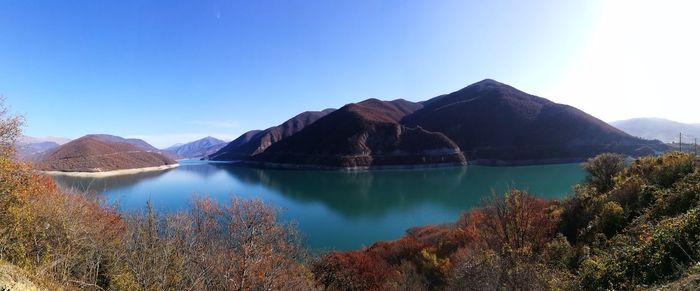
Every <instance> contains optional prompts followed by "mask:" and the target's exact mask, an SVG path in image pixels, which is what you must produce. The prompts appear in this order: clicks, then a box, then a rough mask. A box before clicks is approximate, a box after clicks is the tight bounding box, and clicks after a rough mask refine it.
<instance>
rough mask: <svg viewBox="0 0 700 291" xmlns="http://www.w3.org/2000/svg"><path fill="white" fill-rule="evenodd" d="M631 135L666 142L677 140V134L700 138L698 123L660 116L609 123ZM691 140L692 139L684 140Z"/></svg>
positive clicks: (699, 125)
mask: <svg viewBox="0 0 700 291" xmlns="http://www.w3.org/2000/svg"><path fill="white" fill-rule="evenodd" d="M610 124H611V125H612V126H614V127H617V128H619V129H621V130H623V131H625V132H627V133H629V134H631V135H634V136H637V137H641V138H645V139H657V140H660V141H663V142H666V143H671V142H678V134H679V133H683V134H684V135H687V136H691V137H696V138H700V124H688V123H680V122H676V121H672V120H668V119H662V118H633V119H627V120H620V121H614V122H611V123H610ZM683 142H684V143H685V142H693V141H692V140H687V141H686V140H684V141H683Z"/></svg>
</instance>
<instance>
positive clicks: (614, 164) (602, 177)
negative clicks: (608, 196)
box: [583, 153, 625, 193]
mask: <svg viewBox="0 0 700 291" xmlns="http://www.w3.org/2000/svg"><path fill="white" fill-rule="evenodd" d="M583 168H584V169H585V170H586V171H587V172H588V177H587V180H588V183H589V184H591V185H592V186H594V187H595V188H596V189H597V190H598V192H599V193H605V192H608V191H610V190H611V189H612V188H613V186H614V185H615V182H614V180H613V177H615V175H617V174H618V173H620V172H621V171H622V170H624V169H625V157H624V156H622V155H620V154H613V153H604V154H600V155H598V156H596V157H594V158H591V159H589V160H588V161H587V162H586V163H584V164H583Z"/></svg>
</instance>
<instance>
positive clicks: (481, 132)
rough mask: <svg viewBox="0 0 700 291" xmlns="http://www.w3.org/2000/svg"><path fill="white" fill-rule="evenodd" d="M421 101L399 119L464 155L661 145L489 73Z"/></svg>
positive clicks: (524, 158) (568, 156) (634, 150)
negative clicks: (437, 135)
mask: <svg viewBox="0 0 700 291" xmlns="http://www.w3.org/2000/svg"><path fill="white" fill-rule="evenodd" d="M423 104H424V107H423V108H421V109H420V110H418V111H416V112H415V113H413V114H411V115H409V116H407V117H406V118H404V120H403V121H402V122H403V123H405V124H406V125H408V126H420V127H422V128H424V129H426V130H429V131H435V132H442V133H444V134H445V135H446V136H447V137H449V138H450V139H452V140H453V141H454V142H455V143H456V144H457V145H459V147H460V148H461V149H462V151H464V152H465V155H466V156H467V157H469V159H470V160H482V161H485V162H499V161H504V162H507V163H518V162H522V163H530V162H533V161H580V160H583V159H585V158H588V157H591V156H595V155H596V154H599V153H602V152H619V153H625V154H628V155H634V156H639V155H644V154H652V153H654V150H663V149H664V148H665V147H664V145H662V144H660V143H658V142H653V141H646V140H642V139H639V138H635V137H632V136H630V135H629V134H626V133H624V132H622V131H621V130H619V129H616V128H614V127H612V126H610V125H608V124H607V123H605V122H603V121H601V120H599V119H597V118H595V117H593V116H591V115H589V114H587V113H585V112H583V111H581V110H579V109H576V108H574V107H571V106H568V105H563V104H557V103H554V102H551V101H549V100H547V99H544V98H541V97H537V96H534V95H530V94H527V93H525V92H522V91H520V90H517V89H515V88H513V87H511V86H508V85H505V84H502V83H499V82H496V81H493V80H489V79H487V80H483V81H481V82H478V83H475V84H472V85H470V86H467V87H466V88H464V89H461V90H459V91H456V92H453V93H451V94H447V95H442V96H439V97H436V98H433V99H430V100H428V101H425V102H423Z"/></svg>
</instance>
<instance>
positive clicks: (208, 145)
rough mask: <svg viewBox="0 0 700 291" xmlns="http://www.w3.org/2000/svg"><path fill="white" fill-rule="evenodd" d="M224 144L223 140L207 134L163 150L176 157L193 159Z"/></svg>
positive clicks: (213, 151)
mask: <svg viewBox="0 0 700 291" xmlns="http://www.w3.org/2000/svg"><path fill="white" fill-rule="evenodd" d="M225 145H226V142H225V141H223V140H220V139H216V138H213V137H211V136H207V137H205V138H202V139H199V140H196V141H193V142H189V143H186V144H182V145H175V146H172V147H169V148H167V149H165V150H164V151H166V152H169V153H172V154H174V155H176V156H178V157H182V158H187V159H194V158H201V157H204V156H207V155H210V154H212V153H215V152H217V151H218V150H220V149H221V148H223V147H224V146H225Z"/></svg>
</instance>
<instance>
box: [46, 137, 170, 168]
mask: <svg viewBox="0 0 700 291" xmlns="http://www.w3.org/2000/svg"><path fill="white" fill-rule="evenodd" d="M121 140H125V139H123V138H120V137H115V136H108V137H107V138H105V135H87V136H84V137H81V138H79V139H76V140H73V141H71V142H69V143H66V144H64V145H62V146H60V147H59V148H57V149H55V150H53V151H52V152H51V153H50V154H48V155H47V156H46V157H44V158H43V159H42V160H41V161H40V162H38V163H37V168H39V169H41V170H47V171H65V172H102V171H112V170H123V169H135V168H145V167H157V166H163V165H170V164H175V163H177V162H175V161H174V160H173V159H170V158H168V157H166V156H164V155H162V154H160V153H158V152H157V151H149V150H144V149H143V148H140V147H137V146H135V145H133V144H131V143H127V142H122V141H121ZM138 144H140V143H138ZM146 145H148V143H146ZM148 146H149V147H152V146H150V145H148Z"/></svg>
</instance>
